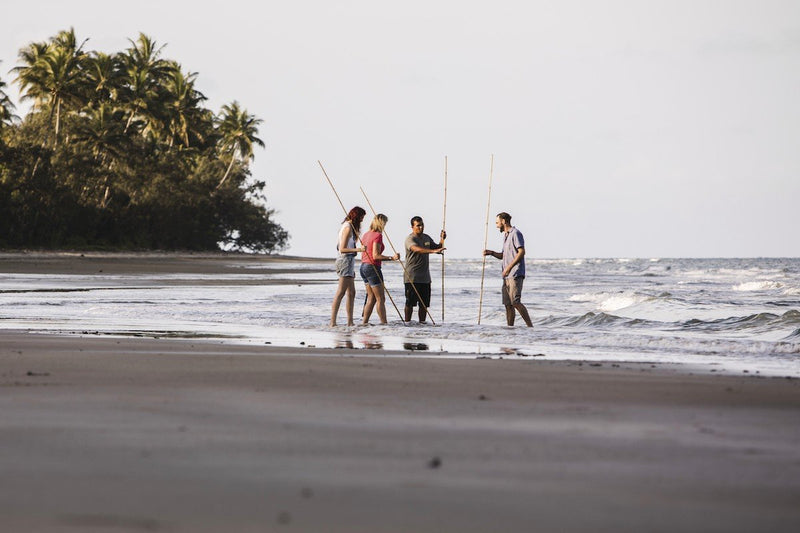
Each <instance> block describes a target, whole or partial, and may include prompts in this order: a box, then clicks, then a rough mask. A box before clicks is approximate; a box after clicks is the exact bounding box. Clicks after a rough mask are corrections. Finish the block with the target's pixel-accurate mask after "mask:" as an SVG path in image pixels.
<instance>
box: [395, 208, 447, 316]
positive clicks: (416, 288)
mask: <svg viewBox="0 0 800 533" xmlns="http://www.w3.org/2000/svg"><path fill="white" fill-rule="evenodd" d="M424 230H425V222H423V220H422V217H414V218H412V219H411V234H410V235H409V236H408V237H406V242H405V249H406V268H405V274H404V276H403V278H404V279H403V281H404V282H405V288H406V305H405V309H404V311H405V320H406V322H410V321H411V315H412V314H413V313H414V307H415V306H416V305H419V312H418V316H419V321H420V322H425V318H426V317H425V315H426V313H425V310H426V309H428V308H429V307H430V305H431V271H430V265H429V261H428V256H429V255H430V254H440V253H442V252H443V251H444V247H443V246H442V243H441V242H434V240H433V238H432V237H431V236H430V235H428V234H427V233H424ZM439 238H440V239H442V240H444V239H446V238H447V234H446V233H445V231H444V230H442V231H441V233H440V237H439ZM420 299H422V302H420Z"/></svg>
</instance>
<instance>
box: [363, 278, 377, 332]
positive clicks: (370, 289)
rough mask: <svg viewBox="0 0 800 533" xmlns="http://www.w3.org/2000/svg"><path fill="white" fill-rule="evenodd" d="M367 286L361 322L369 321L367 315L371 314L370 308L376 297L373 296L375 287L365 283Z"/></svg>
mask: <svg viewBox="0 0 800 533" xmlns="http://www.w3.org/2000/svg"><path fill="white" fill-rule="evenodd" d="M366 287H367V303H366V304H364V316H363V319H362V320H361V323H362V324H367V323H369V317H370V316H371V315H372V309H373V308H374V307H375V302H376V300H377V298H376V297H375V289H376V288H377V287H372V286H370V285H369V284H367V285H366Z"/></svg>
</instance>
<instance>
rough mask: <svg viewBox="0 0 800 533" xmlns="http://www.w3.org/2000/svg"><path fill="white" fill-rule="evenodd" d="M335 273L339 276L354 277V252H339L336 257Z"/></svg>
mask: <svg viewBox="0 0 800 533" xmlns="http://www.w3.org/2000/svg"><path fill="white" fill-rule="evenodd" d="M336 274H337V275H338V276H339V277H340V278H354V277H356V254H339V257H337V258H336Z"/></svg>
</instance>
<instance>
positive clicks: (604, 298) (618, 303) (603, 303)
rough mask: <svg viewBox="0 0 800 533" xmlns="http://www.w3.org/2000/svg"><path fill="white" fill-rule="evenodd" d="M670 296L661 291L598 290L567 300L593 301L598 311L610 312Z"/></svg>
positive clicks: (573, 296) (576, 295)
mask: <svg viewBox="0 0 800 533" xmlns="http://www.w3.org/2000/svg"><path fill="white" fill-rule="evenodd" d="M670 296H671V295H670V294H669V293H667V292H664V293H661V294H659V295H658V296H652V295H649V294H642V293H637V292H632V291H625V292H618V293H609V292H598V293H584V294H575V295H572V296H571V297H569V298H568V301H570V302H577V303H582V302H586V303H595V304H597V309H598V310H599V311H602V312H603V313H612V312H614V311H619V310H620V309H625V308H626V307H631V306H634V305H637V304H640V303H643V302H648V301H652V300H655V299H657V298H669V297H670Z"/></svg>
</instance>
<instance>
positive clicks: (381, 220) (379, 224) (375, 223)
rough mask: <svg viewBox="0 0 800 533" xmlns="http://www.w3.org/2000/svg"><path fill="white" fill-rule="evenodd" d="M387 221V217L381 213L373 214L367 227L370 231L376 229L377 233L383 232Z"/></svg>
mask: <svg viewBox="0 0 800 533" xmlns="http://www.w3.org/2000/svg"><path fill="white" fill-rule="evenodd" d="M387 222H389V217H387V216H386V215H384V214H383V213H378V214H377V215H375V218H373V219H372V222H371V223H370V225H369V229H370V230H371V231H377V232H378V233H383V228H385V227H386V223H387Z"/></svg>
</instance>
